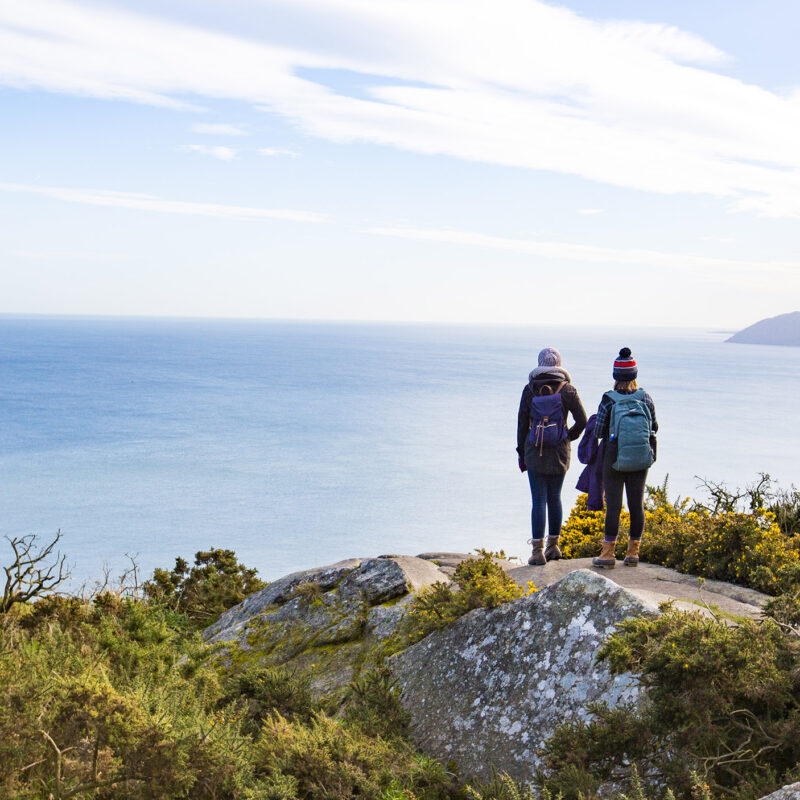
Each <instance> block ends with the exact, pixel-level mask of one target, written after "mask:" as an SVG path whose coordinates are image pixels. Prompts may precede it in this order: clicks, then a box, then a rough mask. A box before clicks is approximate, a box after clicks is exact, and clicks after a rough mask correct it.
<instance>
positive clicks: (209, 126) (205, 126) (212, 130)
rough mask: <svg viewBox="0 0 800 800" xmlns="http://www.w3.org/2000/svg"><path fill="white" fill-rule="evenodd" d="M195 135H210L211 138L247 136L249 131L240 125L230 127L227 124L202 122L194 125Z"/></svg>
mask: <svg viewBox="0 0 800 800" xmlns="http://www.w3.org/2000/svg"><path fill="white" fill-rule="evenodd" d="M192 130H193V131H194V132H195V133H203V134H208V135H209V136H247V135H248V134H247V131H246V130H244V128H242V127H240V126H239V125H230V124H228V123H225V122H200V123H198V124H197V125H192Z"/></svg>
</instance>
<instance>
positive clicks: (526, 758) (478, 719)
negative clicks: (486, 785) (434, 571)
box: [390, 570, 658, 781]
mask: <svg viewBox="0 0 800 800" xmlns="http://www.w3.org/2000/svg"><path fill="white" fill-rule="evenodd" d="M657 613H658V609H657V608H656V607H655V606H653V605H651V604H649V603H646V602H643V601H642V600H640V599H638V598H636V597H634V596H633V595H632V594H630V593H629V592H627V591H626V590H625V589H622V588H621V587H619V586H617V585H616V584H614V583H612V582H611V581H610V580H608V579H607V578H605V577H604V576H602V575H599V574H596V573H594V572H591V571H589V570H577V571H575V572H571V573H570V574H568V575H567V576H566V577H565V578H563V579H562V580H560V581H559V582H558V583H555V584H553V585H552V586H549V587H547V588H546V589H543V590H542V591H540V592H537V593H535V594H533V595H529V596H526V597H522V598H519V599H518V600H515V601H513V602H510V603H507V604H505V605H503V606H500V607H498V608H495V609H477V610H475V611H472V612H470V613H469V614H466V615H465V616H463V617H461V618H460V619H458V620H457V621H456V622H455V623H454V624H453V625H451V626H450V627H448V628H446V629H444V630H441V631H438V632H435V633H432V634H431V635H429V636H427V637H426V638H425V639H423V640H422V641H421V642H419V643H417V644H416V645H413V646H412V647H409V648H408V649H406V650H404V651H403V652H401V653H399V654H397V655H396V656H394V657H393V658H392V659H391V660H390V666H391V669H392V672H393V674H394V676H395V678H396V679H397V681H398V684H399V686H400V687H401V689H402V700H403V705H404V706H405V707H406V709H407V710H408V711H409V713H410V714H411V719H412V730H413V738H414V740H415V742H416V744H417V745H418V746H419V747H420V748H421V749H422V750H424V751H425V752H427V753H429V754H430V755H433V756H436V757H438V758H440V759H442V760H443V761H445V762H448V761H454V762H455V763H456V764H457V765H458V766H459V769H460V771H461V772H462V773H463V774H464V775H467V776H472V775H474V776H478V777H481V778H488V777H490V775H491V769H492V767H494V768H495V769H498V770H501V771H505V772H508V773H509V775H511V776H512V777H513V778H514V779H515V780H520V781H530V780H532V779H533V776H534V773H535V769H536V767H537V766H538V759H537V754H536V751H537V749H538V748H539V747H540V746H541V745H542V743H543V742H544V740H545V739H546V738H547V737H548V736H549V735H550V734H551V733H552V732H553V730H555V727H556V726H557V725H558V724H560V723H562V722H565V721H567V720H570V719H585V718H587V716H589V714H590V711H589V705H590V704H591V703H593V702H595V701H599V700H605V701H607V702H608V704H609V705H610V706H612V707H613V706H615V705H617V704H619V703H625V702H631V701H634V700H635V699H636V698H637V696H638V693H639V691H640V690H639V688H638V685H637V684H636V681H635V680H634V678H633V676H631V675H621V676H612V675H611V674H610V673H609V671H608V670H607V669H606V668H605V667H604V666H602V665H598V664H597V663H596V660H595V657H596V653H597V650H598V649H599V647H600V645H601V643H602V642H603V641H604V639H605V638H606V637H607V636H608V635H609V634H611V633H612V632H613V631H614V628H615V626H616V624H617V623H618V622H621V621H622V620H623V619H626V618H627V617H630V616H634V615H641V614H657Z"/></svg>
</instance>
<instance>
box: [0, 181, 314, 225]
mask: <svg viewBox="0 0 800 800" xmlns="http://www.w3.org/2000/svg"><path fill="white" fill-rule="evenodd" d="M0 191H4V192H21V193H25V194H37V195H41V196H44V197H50V198H53V199H55V200H63V201H67V202H70V203H82V204H84V205H92V206H108V207H111V208H126V209H133V210H137V211H155V212H160V213H163V214H190V215H194V216H199V217H216V218H217V219H241V220H246V219H279V220H285V221H288V222H327V221H329V220H330V217H329V216H328V215H327V214H318V213H316V212H313V211H295V210H292V209H277V208H252V207H248V206H231V205H223V204H220V203H195V202H184V201H180V200H164V199H163V198H160V197H157V196H155V195H150V194H138V193H134V192H115V191H109V190H107V189H76V188H69V187H60V186H36V185H30V184H20V183H0Z"/></svg>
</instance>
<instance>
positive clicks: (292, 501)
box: [0, 317, 800, 585]
mask: <svg viewBox="0 0 800 800" xmlns="http://www.w3.org/2000/svg"><path fill="white" fill-rule="evenodd" d="M725 338H726V334H724V333H722V332H714V331H704V330H687V329H677V328H676V329H663V330H662V329H634V330H631V329H612V328H591V329H590V328H577V327H545V326H524V327H523V326H516V327H512V326H481V327H476V326H473V327H469V326H446V325H411V324H367V323H363V324H362V323H328V322H326V323H321V322H320V323H314V322H278V321H272V322H261V321H258V322H257V321H241V322H239V321H237V322H234V321H208V320H206V321H199V320H139V319H96V318H95V319H78V318H45V317H37V318H33V317H32V318H21V317H0V408H2V425H0V475H1V476H2V479H1V480H0V492H2V509H3V513H2V515H1V516H0V534H3V535H6V536H16V535H22V534H27V533H36V534H37V535H38V536H39V537H41V539H42V540H47V539H48V538H50V537H52V536H53V535H54V534H55V532H56V531H57V530H60V531H61V533H62V536H63V539H62V542H61V545H62V547H63V552H65V553H66V554H67V555H68V560H69V563H70V564H71V566H72V574H73V585H79V584H81V583H88V584H91V582H92V581H93V580H95V579H98V578H99V577H100V576H101V575H102V574H103V570H104V569H107V570H110V572H111V574H112V576H114V575H118V574H119V573H120V572H121V571H122V570H123V569H124V568H125V567H126V565H127V564H128V560H127V559H128V557H130V558H133V559H134V560H135V561H136V563H137V565H138V567H139V571H140V575H149V574H150V573H151V572H152V570H153V568H155V567H157V566H163V567H171V566H172V565H173V564H174V560H175V558H176V556H182V557H184V558H187V559H191V557H193V554H194V553H195V552H196V551H198V550H202V549H208V548H210V547H224V548H230V549H233V550H235V551H236V553H237V555H238V556H239V558H240V560H242V561H243V562H244V563H245V564H247V565H248V566H254V567H257V568H258V570H259V574H260V576H261V577H262V578H263V579H265V580H271V579H274V578H276V577H279V576H280V575H283V574H285V573H287V572H290V571H293V570H297V569H302V568H306V567H311V566H315V565H320V564H325V563H329V562H333V561H336V560H339V559H342V558H348V557H351V556H374V555H378V554H382V553H404V554H412V555H413V554H416V553H419V552H423V551H430V550H437V551H470V550H473V549H475V548H478V547H486V548H490V549H493V550H499V549H504V550H505V551H506V552H507V553H509V554H511V555H518V556H521V557H527V554H528V548H527V545H526V543H525V542H526V539H527V538H528V537H529V536H530V531H529V513H530V512H529V500H530V495H529V489H528V481H527V477H526V476H524V475H522V474H521V473H520V472H519V470H518V468H517V458H516V453H515V451H514V448H515V446H516V440H515V438H516V416H517V408H518V405H519V398H520V393H521V391H522V387H523V385H524V384H525V382H526V380H527V374H528V371H529V370H530V369H531V368H532V367H533V366H535V365H536V355H537V353H538V351H539V349H540V348H541V347H543V346H545V345H547V346H554V347H557V348H558V349H559V350H560V351H561V353H562V356H563V363H564V366H565V368H566V369H567V370H569V371H570V373H571V375H572V380H573V383H574V384H575V386H576V387H577V389H578V391H579V393H580V395H581V398H582V400H583V403H584V406H585V407H586V409H587V413H589V414H591V413H592V412H593V411H594V410H596V407H597V403H598V402H599V400H600V397H601V395H602V393H603V391H605V390H606V389H608V388H610V385H611V364H612V361H613V359H614V356H615V355H616V354H617V352H618V350H619V348H620V347H621V346H623V345H627V346H629V347H631V349H632V350H633V353H634V357H635V358H636V359H637V361H638V363H639V379H640V384H641V385H642V386H644V388H646V389H647V390H648V391H649V392H650V394H651V395H652V396H653V398H654V401H655V404H656V409H657V414H658V418H659V424H660V432H659V458H658V461H657V463H656V464H655V465H654V467H653V469H652V470H651V474H650V481H649V482H650V483H651V484H655V483H661V482H662V481H663V480H664V479H665V478H666V477H667V475H668V476H669V485H670V491H671V493H672V494H675V495H677V494H680V495H682V496H687V495H695V496H696V495H698V493H699V490H698V485H699V483H700V480H701V479H710V480H713V481H724V482H725V483H727V484H728V485H730V486H737V485H743V484H745V483H748V482H751V481H753V480H754V479H755V478H756V476H757V474H758V473H759V472H762V471H763V472H768V473H770V474H771V475H772V476H773V477H774V478H775V479H776V480H777V481H779V482H780V484H781V485H782V486H785V487H788V486H789V485H790V484H792V483H800V465H799V464H800V462H798V459H797V457H796V454H797V453H798V450H799V449H800V429H799V428H798V426H796V425H794V414H793V412H794V410H795V407H796V396H797V390H798V375H800V371H799V369H800V349H798V348H789V347H769V346H757V345H739V344H728V343H725V342H724V339H725ZM573 449H574V448H573ZM581 468H582V467H581V465H580V464H578V462H577V457H576V453H575V452H573V464H572V467H571V469H570V471H569V473H568V475H567V480H566V482H565V490H564V501H565V506H566V508H567V509H568V508H569V507H571V505H572V503H573V502H574V500H575V498H576V496H577V492H576V491H575V490H574V488H573V487H574V485H575V482H576V481H577V479H578V475H579V473H580V469H581ZM0 552H2V553H3V555H2V556H1V557H0V565H2V564H5V563H8V558H7V555H8V552H10V550H9V549H8V548H7V547H6V549H5V551H2V550H0Z"/></svg>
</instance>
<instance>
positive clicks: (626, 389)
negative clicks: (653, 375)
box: [614, 378, 639, 394]
mask: <svg viewBox="0 0 800 800" xmlns="http://www.w3.org/2000/svg"><path fill="white" fill-rule="evenodd" d="M638 388H639V384H638V383H636V378H634V379H633V380H632V381H615V382H614V391H615V392H622V394H630V393H631V392H635V391H636V390H637V389H638Z"/></svg>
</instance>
